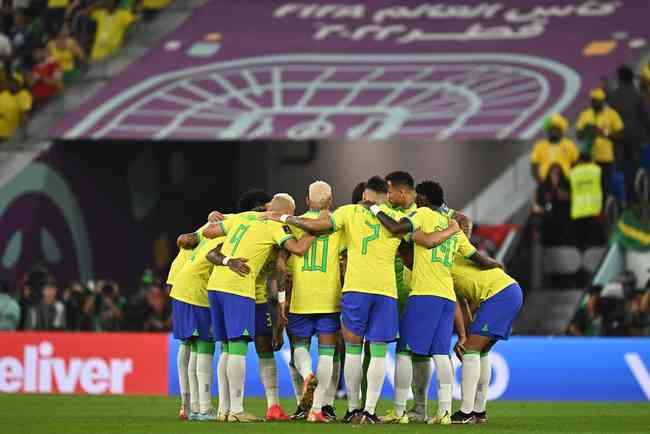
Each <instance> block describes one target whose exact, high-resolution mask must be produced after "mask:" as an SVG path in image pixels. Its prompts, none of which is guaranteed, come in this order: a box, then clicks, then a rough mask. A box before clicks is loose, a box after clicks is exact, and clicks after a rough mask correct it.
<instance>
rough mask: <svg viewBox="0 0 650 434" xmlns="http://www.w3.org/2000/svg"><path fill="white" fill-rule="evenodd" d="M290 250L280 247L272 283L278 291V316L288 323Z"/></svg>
mask: <svg viewBox="0 0 650 434" xmlns="http://www.w3.org/2000/svg"><path fill="white" fill-rule="evenodd" d="M288 259H289V252H287V251H286V250H285V249H280V251H279V252H278V259H277V260H276V261H275V271H274V272H273V273H272V274H271V285H275V288H276V290H277V292H278V318H279V319H280V320H281V321H282V322H283V323H284V324H286V323H287V309H286V308H287V291H286V288H285V282H286V279H287V260H288Z"/></svg>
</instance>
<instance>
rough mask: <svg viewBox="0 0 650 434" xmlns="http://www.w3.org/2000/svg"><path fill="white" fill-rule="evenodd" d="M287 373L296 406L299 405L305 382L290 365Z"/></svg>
mask: <svg viewBox="0 0 650 434" xmlns="http://www.w3.org/2000/svg"><path fill="white" fill-rule="evenodd" d="M289 373H290V374H291V385H292V386H293V394H294V395H295V396H296V404H300V398H301V397H302V388H303V386H304V385H305V380H303V378H302V377H301V376H300V372H298V370H297V369H296V367H295V366H293V365H292V364H290V365H289Z"/></svg>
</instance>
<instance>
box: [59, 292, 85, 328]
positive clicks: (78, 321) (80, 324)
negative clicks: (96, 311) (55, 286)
mask: <svg viewBox="0 0 650 434" xmlns="http://www.w3.org/2000/svg"><path fill="white" fill-rule="evenodd" d="M63 303H64V304H65V314H66V315H65V324H66V330H71V331H80V330H85V329H87V328H86V327H84V325H85V324H84V323H85V321H84V312H83V308H84V288H83V286H82V285H81V283H79V282H72V283H70V285H69V286H68V287H67V288H66V289H65V291H64V293H63Z"/></svg>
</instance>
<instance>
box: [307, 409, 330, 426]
mask: <svg viewBox="0 0 650 434" xmlns="http://www.w3.org/2000/svg"><path fill="white" fill-rule="evenodd" d="M307 422H317V423H329V422H330V420H329V419H328V418H327V417H325V415H324V414H323V412H322V411H313V410H312V411H310V412H309V416H307Z"/></svg>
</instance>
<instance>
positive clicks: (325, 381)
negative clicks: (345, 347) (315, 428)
mask: <svg viewBox="0 0 650 434" xmlns="http://www.w3.org/2000/svg"><path fill="white" fill-rule="evenodd" d="M333 368H334V356H332V355H324V354H323V355H319V356H318V367H317V368H316V378H317V379H318V386H316V390H314V402H313V403H312V406H311V409H312V410H313V411H315V412H319V411H321V409H322V408H323V405H324V402H325V396H326V394H327V391H328V389H329V388H330V386H331V384H330V383H331V380H332V369H333Z"/></svg>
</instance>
